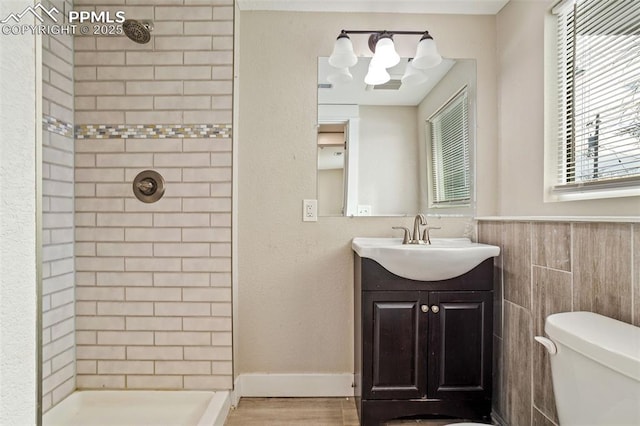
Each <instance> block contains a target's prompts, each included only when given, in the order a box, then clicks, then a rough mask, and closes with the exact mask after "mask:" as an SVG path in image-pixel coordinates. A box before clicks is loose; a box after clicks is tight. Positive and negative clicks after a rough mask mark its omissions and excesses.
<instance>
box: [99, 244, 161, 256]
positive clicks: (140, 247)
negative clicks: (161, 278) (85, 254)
mask: <svg viewBox="0 0 640 426" xmlns="http://www.w3.org/2000/svg"><path fill="white" fill-rule="evenodd" d="M97 254H98V256H105V257H108V256H117V257H123V256H152V255H153V247H152V245H151V244H150V243H98V244H97Z"/></svg>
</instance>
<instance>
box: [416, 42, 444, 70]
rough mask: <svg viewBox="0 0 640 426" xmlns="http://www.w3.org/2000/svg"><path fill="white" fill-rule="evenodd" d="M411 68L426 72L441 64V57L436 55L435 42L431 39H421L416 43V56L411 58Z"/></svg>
mask: <svg viewBox="0 0 640 426" xmlns="http://www.w3.org/2000/svg"><path fill="white" fill-rule="evenodd" d="M412 62H413V66H414V67H415V68H418V69H422V70H426V69H428V68H433V67H435V66H437V65H438V64H440V62H442V56H440V54H439V53H438V49H437V47H436V42H435V41H434V40H433V39H432V38H423V39H422V40H420V42H419V43H418V48H417V49H416V56H415V57H414V58H413V61H412Z"/></svg>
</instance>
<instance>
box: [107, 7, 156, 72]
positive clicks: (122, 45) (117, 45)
mask: <svg viewBox="0 0 640 426" xmlns="http://www.w3.org/2000/svg"><path fill="white" fill-rule="evenodd" d="M151 15H152V13H151V14H146V15H144V17H143V16H141V17H139V18H138V19H148V17H149V16H151ZM130 18H131V17H130ZM134 19H135V18H134ZM96 50H98V51H104V50H117V51H122V50H136V51H145V50H146V51H151V50H153V43H147V44H139V43H133V42H131V40H129V38H128V37H113V36H104V37H96ZM98 79H100V80H104V79H107V80H108V78H106V76H105V77H100V73H99V72H98Z"/></svg>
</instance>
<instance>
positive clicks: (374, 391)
mask: <svg viewBox="0 0 640 426" xmlns="http://www.w3.org/2000/svg"><path fill="white" fill-rule="evenodd" d="M355 288H356V294H355V301H356V303H355V308H356V309H355V324H356V330H355V337H356V341H355V367H356V368H355V370H356V371H355V378H356V384H355V386H356V403H357V406H358V414H359V416H360V422H361V424H362V425H364V426H373V425H379V424H380V423H381V422H383V421H387V420H390V419H394V418H401V417H411V416H451V417H456V418H465V419H473V420H476V421H483V420H484V421H488V420H489V419H490V413H491V367H492V361H491V358H492V329H493V325H492V319H493V314H492V310H493V309H492V308H493V291H492V290H493V259H487V260H486V261H484V262H483V263H481V264H480V265H478V266H477V267H476V268H474V269H473V270H472V271H469V272H468V273H466V274H464V275H462V276H460V277H457V278H454V279H451V280H445V281H433V282H424V281H414V280H409V279H405V278H402V277H399V276H397V275H394V274H392V273H390V272H389V271H387V270H386V269H384V268H383V267H382V266H380V265H379V264H378V263H377V262H375V261H373V260H371V259H366V258H360V257H359V256H358V255H355Z"/></svg>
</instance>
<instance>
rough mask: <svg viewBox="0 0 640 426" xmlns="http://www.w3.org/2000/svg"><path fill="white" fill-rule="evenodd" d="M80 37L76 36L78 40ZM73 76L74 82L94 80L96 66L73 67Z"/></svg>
mask: <svg viewBox="0 0 640 426" xmlns="http://www.w3.org/2000/svg"><path fill="white" fill-rule="evenodd" d="M82 38H83V37H78V40H80V39H82ZM73 77H74V80H75V83H76V84H77V83H78V82H80V81H91V80H96V67H80V66H78V67H75V68H74V75H73Z"/></svg>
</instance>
